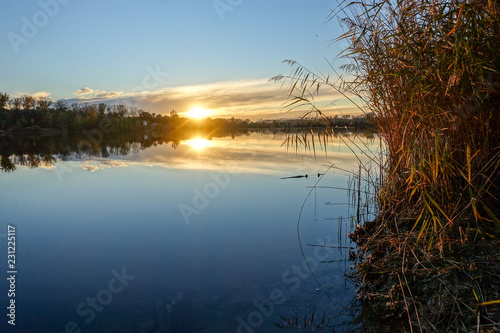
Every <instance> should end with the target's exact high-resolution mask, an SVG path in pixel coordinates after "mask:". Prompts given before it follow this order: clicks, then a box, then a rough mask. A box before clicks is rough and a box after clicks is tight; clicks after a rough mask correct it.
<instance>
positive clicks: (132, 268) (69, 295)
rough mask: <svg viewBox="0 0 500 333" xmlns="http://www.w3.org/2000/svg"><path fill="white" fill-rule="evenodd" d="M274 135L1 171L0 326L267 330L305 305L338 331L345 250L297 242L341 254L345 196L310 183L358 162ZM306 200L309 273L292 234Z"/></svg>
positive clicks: (341, 174) (333, 182)
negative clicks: (0, 273)
mask: <svg viewBox="0 0 500 333" xmlns="http://www.w3.org/2000/svg"><path fill="white" fill-rule="evenodd" d="M273 137H274V136H273V135H272V134H263V133H249V134H248V135H243V136H236V137H234V138H231V137H222V138H212V139H211V140H205V139H199V138H196V137H193V138H191V139H189V140H181V141H180V142H177V143H176V144H174V145H172V144H167V143H164V144H157V145H151V146H150V147H148V148H143V147H142V148H141V144H140V142H139V143H135V144H129V145H128V150H129V153H128V154H126V155H121V154H114V153H113V151H111V150H109V151H108V153H106V154H104V156H107V155H109V156H107V157H102V156H103V154H100V155H101V157H96V156H94V157H92V156H89V155H85V154H76V153H69V154H65V155H64V156H59V155H57V156H55V157H56V159H57V163H52V164H47V165H44V164H41V165H40V166H39V167H37V168H30V167H27V166H20V165H18V166H17V167H16V170H15V171H13V172H8V173H1V174H0V188H1V192H0V211H1V213H2V218H1V225H0V226H1V228H2V229H1V230H0V233H1V234H0V237H1V238H0V242H1V243H2V251H4V252H3V253H4V257H7V253H6V252H7V249H6V248H7V239H6V233H7V225H13V226H15V227H16V256H17V257H16V268H17V270H18V274H17V278H16V298H15V299H16V305H17V307H16V326H15V327H10V325H7V319H6V318H5V316H4V318H3V319H2V320H1V322H0V328H1V329H2V331H8V332H275V331H277V332H279V331H282V330H281V329H278V328H277V327H276V326H275V324H274V323H280V322H281V323H283V321H282V320H281V317H282V316H283V317H286V318H294V316H299V318H304V316H310V315H311V313H312V310H313V308H315V311H316V316H317V317H320V316H322V314H323V311H326V314H327V316H331V317H332V321H331V325H337V332H341V331H342V325H341V324H342V322H344V321H346V320H348V319H349V318H348V317H346V316H344V315H338V314H339V313H344V314H346V315H347V313H346V311H344V312H342V307H343V306H348V305H349V302H350V301H351V300H352V299H353V297H355V291H354V288H353V287H352V286H351V285H350V284H349V283H348V282H346V281H345V279H344V277H343V274H344V272H345V271H346V270H347V269H348V267H349V265H350V263H349V262H346V261H345V258H346V253H345V250H339V249H336V248H321V247H314V246H310V245H308V244H313V245H325V244H326V245H329V246H349V243H348V240H346V237H345V234H346V232H348V223H347V224H345V225H343V226H342V230H340V229H339V222H338V220H336V219H334V218H337V217H339V216H347V214H348V211H347V206H346V205H345V204H344V203H346V202H347V195H346V192H345V191H342V190H335V189H331V188H318V189H316V190H313V191H312V192H311V186H314V185H315V184H316V182H317V181H318V179H319V178H318V173H320V174H322V173H324V172H325V171H326V170H327V169H328V166H329V165H331V164H332V163H334V164H335V165H336V166H338V167H340V168H343V169H346V170H357V167H358V164H357V160H356V158H355V156H354V155H353V154H352V152H351V151H350V150H349V149H348V148H347V147H346V146H345V145H343V144H342V141H341V140H334V141H333V142H332V143H331V144H330V145H329V146H328V154H327V156H325V154H324V153H318V154H317V158H316V159H315V158H314V157H313V156H312V154H310V153H309V154H305V155H302V154H299V155H298V156H297V155H295V154H294V153H290V152H289V153H287V151H286V149H285V148H283V147H280V145H281V142H282V139H276V138H274V139H273ZM143 139H144V140H147V139H148V138H147V136H145V137H144V138H143ZM358 140H359V141H362V142H364V143H365V144H367V145H368V146H370V147H372V146H373V147H374V146H376V145H377V142H376V141H373V140H369V139H366V138H364V139H358ZM172 146H174V147H175V148H174V147H172ZM102 148H103V147H101V148H100V149H101V150H102ZM109 152H110V153H109ZM63 160H64V161H63ZM305 174H308V175H309V177H308V178H291V179H281V178H282V177H288V176H297V175H305ZM347 175H348V174H347V172H345V171H340V170H338V169H335V170H333V169H332V170H330V171H329V172H328V173H326V175H325V176H324V177H323V178H322V179H321V181H320V183H319V185H321V186H325V187H328V186H333V187H346V186H347V182H348V176H347ZM309 193H310V196H309V197H308V194H309ZM307 197H308V199H307V201H306V203H305V205H304V210H303V212H302V214H301V219H300V226H299V234H300V240H301V244H302V248H303V250H304V254H305V256H306V257H309V258H310V259H309V267H308V266H307V265H306V262H305V261H304V257H303V254H302V252H301V248H300V246H299V241H298V237H297V236H298V234H297V223H298V218H299V214H300V210H301V206H302V204H303V203H304V200H306V198H307ZM339 236H341V237H339ZM339 238H340V239H339ZM5 259H6V258H5ZM329 260H333V261H338V262H332V263H325V262H324V261H329ZM6 261H7V260H3V266H2V267H4V274H6V271H7V270H8V269H7V265H6ZM320 261H323V262H320ZM311 270H312V271H313V272H314V274H315V276H316V278H317V279H318V280H319V282H320V283H321V285H322V287H323V288H324V290H325V291H326V293H327V294H328V295H329V297H330V298H331V300H330V299H329V298H328V297H327V296H325V293H324V292H323V290H322V289H321V288H320V286H319V285H318V283H317V282H316V280H315V278H314V277H313V276H312V275H311ZM2 288H3V291H1V294H2V295H5V294H6V292H7V290H8V284H7V283H6V282H5V280H4V283H3V284H2ZM2 297H3V298H2V300H3V301H2V302H3V303H2V304H3V305H2V306H4V309H5V306H6V304H7V302H8V300H6V298H5V297H4V296H2ZM4 311H5V310H4ZM2 313H3V312H2ZM318 322H319V321H318Z"/></svg>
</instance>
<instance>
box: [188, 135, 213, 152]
mask: <svg viewBox="0 0 500 333" xmlns="http://www.w3.org/2000/svg"><path fill="white" fill-rule="evenodd" d="M186 144H188V145H190V146H191V147H193V148H195V149H197V150H202V149H204V148H207V147H210V146H212V142H210V141H209V140H207V139H202V138H195V139H191V140H187V141H186Z"/></svg>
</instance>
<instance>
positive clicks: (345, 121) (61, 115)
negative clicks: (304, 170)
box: [0, 93, 372, 133]
mask: <svg viewBox="0 0 500 333" xmlns="http://www.w3.org/2000/svg"><path fill="white" fill-rule="evenodd" d="M329 119H330V123H329V124H326V123H325V122H324V121H323V120H320V119H301V120H296V119H291V120H287V119H284V120H259V121H256V122H252V121H250V120H249V119H246V120H242V119H235V118H234V117H232V118H230V119H221V118H217V119H211V118H207V119H204V120H203V121H200V120H196V119H190V118H183V117H181V116H179V115H178V114H177V112H176V111H175V110H172V111H170V113H169V114H168V115H162V114H156V113H149V112H146V111H144V110H142V109H139V108H137V107H134V106H126V105H123V104H119V105H107V104H105V103H98V104H89V103H73V104H70V105H68V104H67V103H65V102H63V101H53V100H51V99H50V98H47V97H41V98H35V97H33V96H29V95H23V96H21V97H13V98H11V97H10V96H9V95H8V94H7V93H0V131H7V132H30V131H54V132H58V133H59V132H62V133H71V132H77V131H81V130H85V129H94V128H102V127H103V126H104V127H106V128H107V129H108V131H109V132H121V131H139V130H151V129H152V130H163V129H165V130H170V131H172V130H186V129H187V128H190V129H192V128H195V129H200V130H212V129H231V130H241V129H250V128H255V129H260V128H271V129H286V128H304V127H305V128H311V127H325V126H327V125H328V126H333V127H335V126H338V127H345V126H348V127H349V126H356V127H357V126H360V127H369V126H371V125H372V122H371V120H370V119H369V117H366V116H365V115H363V116H360V117H353V116H340V117H339V116H335V117H331V118H329Z"/></svg>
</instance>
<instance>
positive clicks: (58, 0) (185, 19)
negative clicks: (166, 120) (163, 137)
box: [0, 0, 342, 118]
mask: <svg viewBox="0 0 500 333" xmlns="http://www.w3.org/2000/svg"><path fill="white" fill-rule="evenodd" d="M335 5H336V2H335V1H324V0H272V1H269V0H267V1H264V0H215V1H214V0H177V1H172V0H121V1H119V0H106V1H103V0H100V1H97V0H87V1H77V0H40V1H16V2H14V1H12V2H5V3H4V4H3V5H2V11H1V13H0V30H1V31H2V38H1V40H0V50H1V54H2V61H1V63H0V66H1V67H0V71H1V73H2V75H1V76H0V91H4V92H7V93H9V94H10V95H12V96H15V95H20V94H24V93H27V94H31V95H37V96H43V95H49V96H50V97H51V98H52V99H55V100H57V99H65V100H68V101H73V100H75V99H79V100H82V101H85V100H88V101H89V102H94V101H101V100H106V101H107V102H109V103H110V104H113V103H118V102H120V103H125V104H133V105H136V106H138V107H141V108H144V109H145V110H146V111H150V112H157V113H167V112H169V111H170V110H171V109H176V110H178V111H179V112H180V113H183V112H186V111H188V109H189V108H191V107H193V106H195V105H196V106H201V107H205V108H209V109H212V110H213V112H214V114H220V115H224V114H234V115H236V116H239V117H244V114H247V113H249V115H250V118H255V117H259V116H260V115H263V116H264V117H274V116H279V114H278V111H279V108H280V107H281V106H282V103H283V102H284V98H286V94H280V93H278V92H277V89H279V87H277V86H278V85H276V84H274V85H273V84H272V83H268V82H267V80H268V79H269V78H270V77H272V76H274V75H276V74H280V73H283V74H288V73H289V71H290V69H289V68H288V67H287V66H286V65H284V64H282V63H281V61H282V60H284V59H294V60H296V61H298V62H300V63H302V64H303V65H305V66H307V67H309V68H311V69H317V70H318V71H327V70H328V65H327V63H326V61H325V60H324V57H326V58H327V59H329V60H332V59H334V58H335V56H337V55H338V53H339V52H340V45H337V44H333V45H331V42H330V41H331V40H332V39H333V38H335V37H336V36H339V35H340V34H341V33H342V30H341V28H340V25H339V23H338V22H337V21H336V20H334V21H331V22H329V23H326V24H324V20H325V19H326V18H327V16H328V14H329V13H330V10H331V9H333V8H334V7H335ZM82 89H83V90H82ZM252 93H255V98H252ZM239 96H240V97H242V99H241V100H238V97H239ZM252 103H253V104H252ZM281 112H282V110H281Z"/></svg>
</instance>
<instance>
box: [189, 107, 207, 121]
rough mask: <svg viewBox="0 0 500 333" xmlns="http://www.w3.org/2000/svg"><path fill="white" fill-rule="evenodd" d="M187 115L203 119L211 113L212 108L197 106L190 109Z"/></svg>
mask: <svg viewBox="0 0 500 333" xmlns="http://www.w3.org/2000/svg"><path fill="white" fill-rule="evenodd" d="M186 115H187V116H188V117H189V118H195V119H202V118H206V117H208V116H209V115H210V110H207V109H204V108H201V107H199V106H196V107H193V108H192V109H191V110H189V111H188V112H187V114H186Z"/></svg>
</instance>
